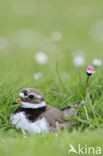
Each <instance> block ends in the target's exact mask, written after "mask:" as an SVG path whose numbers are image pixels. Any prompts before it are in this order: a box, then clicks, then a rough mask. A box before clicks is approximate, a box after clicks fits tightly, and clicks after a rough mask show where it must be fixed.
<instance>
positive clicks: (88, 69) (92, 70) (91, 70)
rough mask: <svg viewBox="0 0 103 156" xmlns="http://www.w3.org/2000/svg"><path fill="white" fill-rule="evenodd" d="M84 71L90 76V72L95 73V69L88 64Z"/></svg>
mask: <svg viewBox="0 0 103 156" xmlns="http://www.w3.org/2000/svg"><path fill="white" fill-rule="evenodd" d="M86 73H87V75H88V76H92V74H94V73H95V70H94V68H93V67H92V66H88V68H87V70H86Z"/></svg>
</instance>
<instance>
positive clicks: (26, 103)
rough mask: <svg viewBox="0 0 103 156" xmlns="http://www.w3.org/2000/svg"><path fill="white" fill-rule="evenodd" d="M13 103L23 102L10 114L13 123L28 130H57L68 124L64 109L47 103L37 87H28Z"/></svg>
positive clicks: (33, 131)
mask: <svg viewBox="0 0 103 156" xmlns="http://www.w3.org/2000/svg"><path fill="white" fill-rule="evenodd" d="M13 104H21V105H20V107H18V108H17V109H16V110H15V111H14V112H13V113H12V114H11V116H10V122H11V125H14V126H15V128H16V129H17V130H18V129H20V130H21V131H22V132H23V134H24V135H25V134H26V132H30V133H41V132H51V131H55V129H57V128H59V129H60V128H61V127H63V126H64V125H66V124H68V121H67V120H66V119H65V117H64V113H63V111H61V110H60V109H59V108H56V107H52V106H50V105H47V104H46V101H45V98H44V96H43V94H42V93H41V92H40V91H39V90H37V89H35V88H27V89H25V90H23V91H21V93H20V98H19V99H18V100H17V101H15V102H13Z"/></svg>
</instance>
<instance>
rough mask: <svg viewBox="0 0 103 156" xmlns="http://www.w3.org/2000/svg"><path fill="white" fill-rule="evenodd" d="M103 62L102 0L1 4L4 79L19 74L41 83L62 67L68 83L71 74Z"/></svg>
mask: <svg viewBox="0 0 103 156" xmlns="http://www.w3.org/2000/svg"><path fill="white" fill-rule="evenodd" d="M102 57H103V1H102V0H100V1H97V0H92V1H90V0H72V1H71V0H64V1H59V0H57V1H55V0H52V1H51V0H3V1H2V0H0V70H3V71H5V74H4V73H3V75H5V76H6V77H8V76H9V75H8V73H9V72H11V71H14V70H15V74H14V75H16V73H19V72H22V73H24V75H25V77H29V78H30V77H32V78H34V79H35V80H38V79H40V78H41V77H43V76H44V77H45V76H46V75H52V74H53V73H55V71H56V64H57V63H58V64H59V71H60V72H61V73H62V72H63V75H64V77H65V78H67V79H69V78H68V75H66V73H67V72H69V73H72V72H73V70H75V71H76V70H77V69H76V68H78V67H81V66H86V65H88V64H90V65H92V63H93V60H94V59H96V58H97V59H102ZM49 71H50V72H49ZM3 75H2V74H1V76H3ZM11 75H12V74H11ZM12 76H13V75H12Z"/></svg>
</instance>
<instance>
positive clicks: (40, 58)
mask: <svg viewBox="0 0 103 156" xmlns="http://www.w3.org/2000/svg"><path fill="white" fill-rule="evenodd" d="M34 59H35V61H36V62H37V63H38V64H40V65H44V64H47V62H48V56H47V55H46V54H45V53H43V52H37V53H36V54H35V56H34Z"/></svg>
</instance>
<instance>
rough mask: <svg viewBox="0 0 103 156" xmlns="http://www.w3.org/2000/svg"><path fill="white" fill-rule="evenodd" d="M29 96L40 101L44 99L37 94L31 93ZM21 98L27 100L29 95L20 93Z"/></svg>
mask: <svg viewBox="0 0 103 156" xmlns="http://www.w3.org/2000/svg"><path fill="white" fill-rule="evenodd" d="M29 95H34V96H35V97H36V98H38V99H41V98H42V96H41V95H38V94H35V93H31V94H29ZM20 97H21V98H26V97H28V96H27V95H24V93H23V92H21V93H20Z"/></svg>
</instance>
